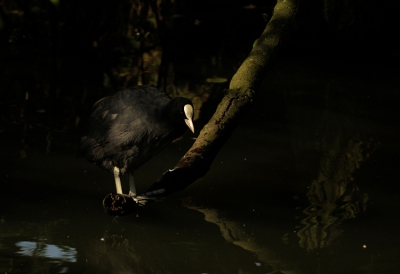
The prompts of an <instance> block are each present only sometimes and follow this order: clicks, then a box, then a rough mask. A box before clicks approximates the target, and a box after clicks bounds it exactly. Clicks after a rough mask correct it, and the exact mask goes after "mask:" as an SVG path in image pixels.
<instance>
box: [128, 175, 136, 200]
mask: <svg viewBox="0 0 400 274" xmlns="http://www.w3.org/2000/svg"><path fill="white" fill-rule="evenodd" d="M129 196H133V197H136V187H135V179H134V178H133V172H131V173H129Z"/></svg>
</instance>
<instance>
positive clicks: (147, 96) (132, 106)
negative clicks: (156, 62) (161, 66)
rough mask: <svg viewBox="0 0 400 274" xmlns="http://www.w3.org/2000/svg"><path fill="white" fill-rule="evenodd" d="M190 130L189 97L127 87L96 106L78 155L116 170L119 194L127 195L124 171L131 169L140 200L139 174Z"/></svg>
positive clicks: (131, 186)
mask: <svg viewBox="0 0 400 274" xmlns="http://www.w3.org/2000/svg"><path fill="white" fill-rule="evenodd" d="M187 128H189V129H190V130H191V131H192V132H193V133H194V126H193V104H192V102H191V101H190V100H189V99H187V98H183V97H176V98H174V99H171V98H170V97H169V96H168V95H166V94H165V93H164V92H162V91H160V90H158V89H156V88H153V87H149V86H138V87H133V88H128V89H123V90H121V91H119V92H117V93H116V94H114V95H112V96H108V97H104V98H103V99H100V100H99V101H97V102H96V103H95V104H94V106H93V109H92V113H91V115H90V117H89V121H88V123H87V126H86V128H85V130H84V134H83V136H82V138H81V139H80V143H79V147H78V157H81V156H83V157H85V158H86V159H87V160H88V161H90V162H92V163H95V164H97V165H99V166H100V167H103V168H105V169H106V170H108V171H110V172H112V173H113V174H114V179H115V186H116V190H117V193H118V194H122V187H121V180H120V175H123V174H124V173H126V172H128V173H129V195H130V196H132V197H133V198H134V199H135V197H137V196H136V188H135V183H134V179H133V172H134V171H135V170H136V169H137V168H138V167H140V166H141V165H142V164H144V163H145V162H147V161H148V160H149V159H150V158H152V157H153V156H154V155H155V154H157V153H158V152H159V151H160V150H161V149H162V148H164V147H165V146H166V145H168V144H169V143H171V142H172V141H173V140H175V139H177V138H179V137H180V136H182V134H183V133H185V131H186V130H187ZM138 198H139V197H138ZM135 201H137V200H136V199H135Z"/></svg>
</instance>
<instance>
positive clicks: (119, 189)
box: [114, 166, 122, 194]
mask: <svg viewBox="0 0 400 274" xmlns="http://www.w3.org/2000/svg"><path fill="white" fill-rule="evenodd" d="M114 179H115V188H116V189H117V194H122V186H121V178H120V177H119V168H118V167H116V166H115V167H114Z"/></svg>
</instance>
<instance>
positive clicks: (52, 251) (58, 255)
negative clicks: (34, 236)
mask: <svg viewBox="0 0 400 274" xmlns="http://www.w3.org/2000/svg"><path fill="white" fill-rule="evenodd" d="M15 245H16V246H17V247H19V250H18V251H17V252H16V253H17V254H20V255H23V256H29V257H42V258H45V259H46V258H47V259H51V260H55V261H58V262H70V263H75V262H76V255H77V252H76V249H75V248H73V247H69V246H63V245H60V246H57V245H52V244H46V243H44V242H43V241H39V242H33V241H20V242H17V243H15Z"/></svg>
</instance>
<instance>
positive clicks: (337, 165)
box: [297, 136, 375, 250]
mask: <svg viewBox="0 0 400 274" xmlns="http://www.w3.org/2000/svg"><path fill="white" fill-rule="evenodd" d="M374 149H375V145H374V142H373V141H367V142H363V141H361V140H359V139H350V140H349V141H348V142H347V144H346V143H345V142H344V143H343V142H341V138H340V136H336V138H334V140H333V142H331V143H328V142H325V143H324V144H323V145H322V150H323V156H322V158H321V162H320V170H319V174H318V178H317V179H316V180H314V181H313V182H312V183H311V186H310V189H309V191H308V193H307V196H308V199H309V201H310V205H309V206H308V207H307V208H305V209H304V211H303V212H304V213H305V214H306V215H307V216H306V217H305V218H304V219H303V220H302V221H301V223H302V224H303V225H304V227H303V228H302V229H301V230H300V231H298V233H297V235H298V236H299V238H300V242H299V244H300V246H301V247H302V248H304V249H306V250H314V249H320V248H325V247H327V246H328V245H329V244H331V243H332V241H334V240H335V239H336V238H337V237H339V236H340V235H341V234H342V231H341V230H340V229H339V228H338V225H339V224H340V223H341V222H343V221H345V220H347V219H351V218H355V217H356V216H357V214H359V213H360V212H363V211H365V210H366V206H367V201H368V194H367V193H365V192H362V191H360V188H359V186H358V185H357V183H356V181H355V180H354V178H353V173H354V171H355V170H356V169H357V168H359V167H360V164H361V163H362V162H364V161H366V160H367V159H368V158H369V156H370V155H371V153H372V152H373V151H374Z"/></svg>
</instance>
